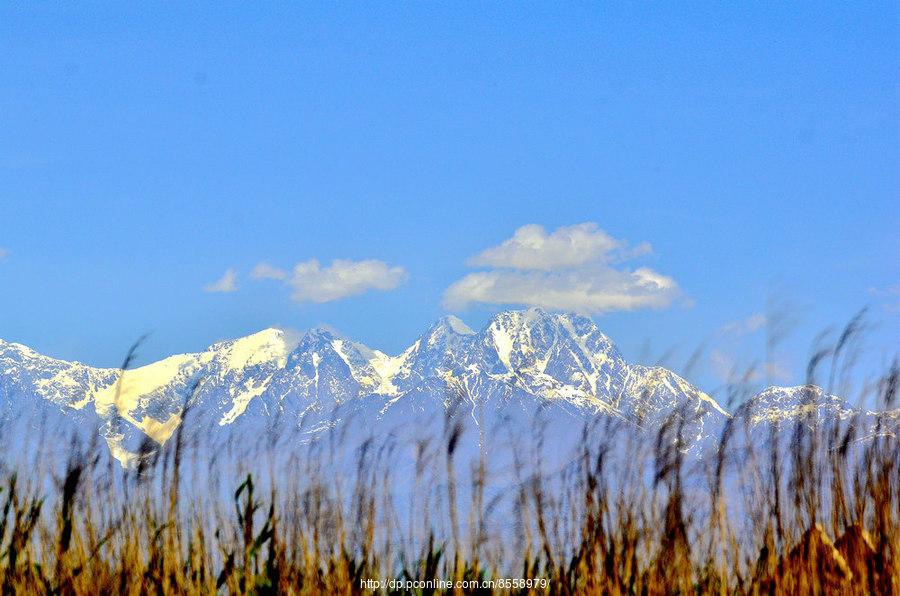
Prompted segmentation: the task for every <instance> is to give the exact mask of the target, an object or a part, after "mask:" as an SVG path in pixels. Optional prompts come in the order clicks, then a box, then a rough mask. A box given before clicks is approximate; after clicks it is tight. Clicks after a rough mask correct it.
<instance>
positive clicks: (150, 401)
mask: <svg viewBox="0 0 900 596" xmlns="http://www.w3.org/2000/svg"><path fill="white" fill-rule="evenodd" d="M785 391H786V392H788V393H785V394H784V395H782V394H780V393H779V392H778V391H777V390H773V391H772V395H768V394H765V393H764V394H763V395H761V396H760V397H759V398H758V399H759V403H760V407H761V408H762V405H763V404H769V405H768V406H767V407H769V408H770V409H771V410H772V413H771V414H770V415H768V418H771V417H772V416H775V415H776V414H777V413H779V412H780V413H784V415H786V416H789V415H793V414H792V413H796V412H797V411H798V410H797V409H796V407H793V406H790V404H789V403H788V402H787V401H779V400H788V401H789V400H790V397H789V395H790V390H785ZM786 395H788V397H786ZM22 396H31V397H37V398H38V399H39V400H40V401H41V402H42V403H43V402H49V403H52V404H54V405H55V406H58V407H60V408H62V409H63V410H64V411H74V410H82V409H83V410H84V411H85V412H89V413H91V412H92V411H93V412H92V415H96V416H97V417H98V419H99V421H100V423H101V424H103V425H105V426H104V429H105V430H104V431H103V432H104V433H105V435H104V436H105V438H106V439H107V441H108V442H109V444H110V447H111V449H113V451H114V453H116V454H117V457H119V456H121V458H123V461H131V460H130V459H129V458H132V456H133V454H132V455H129V451H128V449H126V446H125V442H126V441H127V440H130V439H128V437H129V436H131V435H130V434H129V433H132V434H133V433H138V435H137V436H144V437H150V438H151V439H153V440H154V441H156V442H157V443H164V442H165V441H166V440H167V439H168V438H169V436H171V434H172V433H173V432H174V430H175V428H177V427H178V425H179V424H181V423H182V417H183V415H184V410H185V407H186V406H187V405H190V406H191V410H192V411H194V412H195V415H196V416H198V417H202V418H203V419H204V420H208V421H210V422H212V423H213V426H214V427H231V426H233V425H235V424H238V423H241V425H251V426H254V425H260V424H267V422H266V421H267V420H268V419H269V418H270V417H274V416H279V417H281V419H286V420H288V421H291V422H292V423H295V424H297V425H298V426H299V425H300V421H301V420H313V421H316V420H318V421H319V422H313V426H314V427H316V428H320V427H322V426H323V424H325V422H326V421H327V419H328V418H329V417H330V416H331V415H332V413H333V412H334V411H335V410H336V409H339V408H340V409H342V410H347V409H348V408H349V410H354V409H356V410H359V411H365V414H364V416H374V417H377V418H378V419H387V418H391V417H392V416H395V417H398V418H397V420H404V421H405V423H411V422H410V420H409V418H408V417H407V416H409V415H413V416H421V417H424V418H426V419H429V420H430V419H435V418H437V419H441V417H442V416H443V414H441V412H442V411H443V410H444V409H445V408H449V407H450V404H451V402H452V401H453V400H457V401H458V400H459V399H462V400H464V402H465V403H467V404H468V407H469V408H470V409H471V411H472V412H473V415H474V412H475V410H476V409H479V410H484V411H487V412H499V411H500V410H502V409H503V408H509V407H513V408H515V409H517V411H518V412H519V413H520V414H522V415H525V414H527V413H529V412H534V411H536V410H537V409H541V408H544V409H546V408H551V409H558V410H559V411H564V412H566V413H567V414H566V415H570V416H582V415H589V416H593V415H596V414H604V415H610V416H614V417H616V418H619V419H623V420H626V421H632V422H634V423H635V424H638V425H641V426H647V425H653V424H657V423H659V422H660V421H661V419H662V417H664V416H665V415H667V414H668V413H670V412H672V411H674V410H676V409H677V410H679V411H689V412H691V413H692V415H694V416H695V417H696V418H697V419H698V420H700V421H701V422H700V423H699V425H698V426H697V436H698V437H699V436H702V435H703V434H704V433H708V432H710V431H709V430H708V429H709V428H710V427H711V425H713V424H714V423H716V422H717V421H718V422H720V421H723V420H725V419H726V418H727V417H728V416H729V415H728V413H726V412H725V411H724V410H723V409H722V408H721V407H720V406H719V405H718V404H717V403H716V402H715V400H713V399H712V398H711V397H709V396H708V395H707V394H705V393H703V392H702V391H700V390H699V389H697V388H696V387H694V386H693V385H691V384H690V383H688V382H687V381H686V380H684V379H682V378H681V377H679V376H678V375H676V374H675V373H673V372H671V371H669V370H666V369H663V368H659V367H644V366H639V365H632V364H629V363H627V362H626V361H625V360H624V359H623V358H622V356H621V355H620V353H619V352H618V350H617V349H616V347H615V346H614V344H613V343H612V341H611V340H610V339H609V338H608V337H607V336H606V335H604V334H603V333H602V332H601V331H600V329H598V328H597V326H596V325H595V324H594V322H593V321H592V320H591V319H589V318H587V317H583V316H579V315H575V314H566V313H551V312H547V311H545V310H542V309H537V308H534V309H528V310H518V311H505V312H500V313H497V314H496V315H494V316H493V317H492V318H491V319H490V320H489V321H488V322H487V324H486V325H485V326H484V327H482V328H481V329H480V330H478V331H474V330H472V329H471V328H469V327H468V326H466V325H465V323H463V322H462V321H461V320H459V319H458V318H456V317H450V316H448V317H444V318H442V319H440V320H438V321H437V322H436V323H435V324H434V325H432V326H431V327H430V328H429V329H428V330H427V331H426V332H425V333H424V334H423V335H422V336H420V337H419V338H418V339H417V340H416V341H415V342H413V344H412V345H410V346H409V347H408V348H407V349H406V350H404V351H403V352H402V353H400V354H397V355H390V354H386V353H384V352H381V351H378V350H374V349H371V348H369V347H368V346H365V345H363V344H361V343H358V342H354V341H352V340H350V339H349V338H347V337H344V336H342V335H341V334H340V333H338V332H336V331H335V330H333V329H331V328H328V327H317V328H314V329H310V330H309V331H307V332H305V333H303V334H301V335H296V334H293V333H290V332H286V331H283V330H280V329H274V328H271V329H265V330H263V331H260V332H259V333H254V334H252V335H248V336H246V337H242V338H239V339H235V340H228V341H220V342H217V343H214V344H212V345H211V346H209V347H208V348H207V349H205V350H203V351H202V352H198V353H192V354H180V355H175V356H170V357H168V358H165V359H163V360H160V361H158V362H154V363H151V364H147V365H145V366H141V367H138V368H134V369H130V370H127V371H125V372H121V371H118V370H114V369H101V368H92V367H89V366H86V365H83V364H79V363H74V362H65V361H62V360H55V359H52V358H48V357H46V356H42V355H40V354H38V353H36V352H34V351H33V350H30V349H29V348H27V347H25V346H21V345H18V344H10V343H7V342H3V341H0V403H2V402H3V401H4V400H5V401H6V402H7V403H14V400H16V399H19V398H20V397H22ZM32 401H33V400H32ZM88 405H93V406H94V407H93V408H86V406H88ZM400 412H405V414H400ZM411 424H412V425H413V426H415V425H416V424H417V422H415V421H414V422H412V423H411Z"/></svg>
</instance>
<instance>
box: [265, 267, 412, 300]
mask: <svg viewBox="0 0 900 596" xmlns="http://www.w3.org/2000/svg"><path fill="white" fill-rule="evenodd" d="M251 277H253V278H254V279H276V280H281V281H283V282H284V283H285V284H286V285H287V286H288V287H290V288H291V290H292V291H291V299H293V300H294V301H296V302H316V303H324V302H332V301H334V300H340V299H342V298H347V297H349V296H356V295H359V294H363V293H365V292H368V291H369V290H379V291H387V290H393V289H394V288H396V287H397V286H399V285H400V284H401V283H403V282H404V281H405V280H406V279H407V277H408V274H407V272H406V270H405V269H404V268H403V267H397V266H391V265H388V264H387V263H385V262H383V261H377V260H374V259H368V260H363V261H350V260H345V259H337V260H335V261H332V263H331V265H329V266H327V267H322V266H321V265H320V264H319V261H318V260H316V259H311V260H309V261H304V262H302V263H297V264H296V265H294V268H293V270H292V271H291V272H290V273H288V272H287V271H284V270H282V269H278V268H276V267H273V266H271V265H269V264H268V263H260V264H258V265H257V266H256V267H254V268H253V272H252V273H251Z"/></svg>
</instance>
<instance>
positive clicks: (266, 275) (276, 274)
mask: <svg viewBox="0 0 900 596" xmlns="http://www.w3.org/2000/svg"><path fill="white" fill-rule="evenodd" d="M287 276H288V272H287V271H285V270H284V269H279V268H278V267H273V266H272V265H270V264H268V263H266V262H265V261H263V262H260V263H257V264H256V267H254V268H253V270H252V271H251V272H250V277H251V278H252V279H286V278H287Z"/></svg>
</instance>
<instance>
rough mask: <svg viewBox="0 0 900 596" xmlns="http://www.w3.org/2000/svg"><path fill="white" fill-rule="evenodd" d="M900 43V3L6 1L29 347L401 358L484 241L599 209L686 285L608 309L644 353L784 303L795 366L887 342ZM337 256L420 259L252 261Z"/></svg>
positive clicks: (684, 351) (4, 295)
mask: <svg viewBox="0 0 900 596" xmlns="http://www.w3.org/2000/svg"><path fill="white" fill-rule="evenodd" d="M898 46H900V8H898V5H897V3H896V2H890V3H883V4H866V5H865V6H862V5H860V3H815V4H813V3H805V4H803V5H796V4H794V5H790V6H787V5H785V6H775V5H763V4H762V3H754V4H745V5H741V6H736V5H733V4H732V3H727V4H726V3H722V4H711V3H693V4H690V5H686V4H684V3H675V4H669V5H664V4H654V5H653V6H650V5H638V4H636V3H630V4H629V6H623V5H597V4H569V5H566V6H561V5H557V4H553V5H551V4H549V3H541V4H517V5H512V4H502V5H501V4H484V3H453V4H452V5H438V4H427V5H426V4H403V5H399V4H395V5H386V4H379V5H377V6H375V5H370V6H366V7H364V6H362V5H352V6H351V5H341V6H338V5H335V4H318V5H316V4H313V5H305V6H303V7H300V6H298V5H290V6H289V5H287V4H282V5H276V4H265V5H264V6H263V5H259V4H253V5H249V4H248V5H242V6H238V5H237V4H223V5H213V4H205V5H195V6H194V7H192V8H187V7H184V6H181V5H178V6H176V5H174V4H167V5H154V6H152V7H151V6H150V5H146V4H141V5H133V6H130V7H125V6H123V5H116V6H112V5H107V6H103V5H100V4H92V5H87V6H86V5H81V4H79V5H75V4H64V5H58V4H54V3H42V4H36V5H27V4H26V5H15V6H14V5H10V4H4V5H3V6H2V7H0V247H2V249H4V250H5V251H7V253H8V254H6V256H5V257H4V258H3V259H2V262H0V337H3V338H5V339H9V340H15V341H19V342H22V343H25V344H28V345H30V346H32V347H34V348H35V349H38V350H39V351H42V352H44V353H47V354H51V355H54V356H58V357H63V358H69V359H80V360H83V361H87V362H89V363H92V364H96V365H115V364H117V363H119V362H120V361H121V359H122V357H123V354H124V352H125V350H126V349H127V347H128V345H129V344H130V343H131V341H132V340H133V339H135V338H136V337H137V336H138V335H140V334H141V333H143V332H145V331H153V336H152V338H151V340H150V341H149V342H148V344H147V345H146V346H145V348H144V350H143V351H142V357H143V361H146V360H149V359H151V358H155V357H159V356H163V355H167V354H169V353H173V352H184V351H192V350H198V349H201V348H203V347H205V346H206V345H207V344H209V343H211V342H213V341H215V340H218V339H221V338H227V337H235V336H239V335H243V334H247V333H250V332H253V331H256V330H258V329H261V328H263V327H266V326H269V325H285V326H290V327H295V328H305V327H309V326H311V325H314V324H317V323H320V322H327V323H330V324H332V325H334V326H335V327H337V328H338V329H340V330H342V331H343V332H345V333H346V334H348V335H349V336H351V337H353V338H355V339H358V340H361V341H364V342H366V343H368V344H369V345H371V346H373V347H377V348H380V349H383V350H386V351H390V352H395V351H398V350H400V349H402V348H403V347H405V346H406V345H407V344H409V343H411V342H412V341H413V340H414V338H415V337H416V335H417V334H418V333H419V332H421V331H423V330H424V329H425V328H426V327H427V326H428V325H429V324H430V323H431V322H432V321H433V320H434V319H436V318H437V317H439V316H441V315H442V314H444V313H445V312H447V311H446V309H445V308H444V306H442V297H443V295H444V292H445V290H446V289H447V288H448V286H450V284H452V283H453V282H455V281H457V280H458V279H460V278H462V277H463V276H465V275H467V274H469V273H471V272H473V271H476V270H477V268H473V267H470V266H468V265H467V264H466V261H467V259H469V258H470V257H472V256H473V255H476V254H478V253H480V252H481V251H483V250H484V249H487V248H488V247H491V246H496V245H498V244H500V243H501V242H502V241H504V240H505V239H507V238H510V237H511V236H512V234H513V233H514V232H515V230H516V229H517V228H519V227H520V226H522V225H526V224H539V225H541V226H544V227H545V228H546V230H547V231H548V232H552V231H553V230H554V229H556V228H558V227H560V226H567V225H572V224H577V223H582V222H594V223H596V225H597V226H599V228H600V229H602V230H604V231H605V232H606V233H607V234H609V235H610V236H611V237H613V238H616V239H621V240H625V241H627V242H628V243H630V245H632V246H635V245H638V244H640V243H641V242H649V243H650V244H651V245H652V247H653V252H652V254H649V255H644V256H641V257H638V258H635V259H633V260H629V261H628V262H627V263H619V264H616V265H615V267H617V268H619V269H622V268H626V269H634V268H637V267H648V268H651V269H653V270H654V271H657V272H659V273H661V274H663V275H666V276H669V277H671V278H672V279H673V280H675V282H676V283H677V285H678V287H679V288H680V291H681V293H682V295H681V297H680V298H679V299H678V300H674V301H672V303H671V305H669V306H668V307H666V308H660V309H639V310H634V311H629V312H621V311H620V312H607V313H603V314H597V315H595V320H597V322H598V323H599V324H600V326H601V327H602V328H603V329H604V330H605V331H606V332H607V334H608V335H610V336H611V337H612V338H613V339H614V340H615V341H616V342H617V343H618V344H619V345H620V347H621V348H622V349H623V351H624V352H625V354H626V355H627V356H629V357H631V358H634V359H642V358H644V359H646V358H656V357H658V356H659V355H660V354H663V353H665V352H667V351H668V349H669V348H671V347H673V346H674V347H678V351H677V352H676V353H675V355H674V356H673V359H674V360H678V359H679V358H680V359H681V360H683V359H685V358H687V357H688V355H689V353H690V349H691V348H692V347H693V346H696V345H698V344H699V343H701V342H703V341H708V342H710V343H708V344H707V345H708V346H709V350H710V351H712V350H713V349H718V350H719V351H720V355H721V354H725V355H727V356H728V357H732V356H735V355H737V354H742V353H748V352H750V351H752V349H753V348H754V347H755V348H758V347H759V345H760V341H761V338H760V335H761V334H760V333H758V332H757V331H754V327H755V326H754V325H753V324H752V323H751V324H749V325H744V326H743V327H741V326H740V325H738V326H735V325H734V322H735V321H746V320H748V318H751V317H752V316H753V315H754V313H760V312H763V311H764V309H765V304H766V299H767V296H770V295H772V294H773V293H775V294H777V295H778V296H779V297H781V298H783V299H785V300H788V301H789V302H790V303H791V304H793V305H794V308H795V311H794V312H795V314H796V315H797V319H798V321H799V325H798V327H797V328H796V330H795V333H794V335H793V337H794V339H793V340H792V341H793V342H794V344H791V346H792V347H791V349H790V350H789V351H790V352H791V353H792V354H791V355H789V356H786V358H787V361H786V362H785V363H784V364H785V366H787V367H788V368H789V369H790V370H791V371H792V373H790V374H793V376H794V377H796V376H797V375H801V376H802V359H803V357H805V356H806V350H807V349H808V346H809V343H810V339H811V338H812V336H813V335H814V333H815V332H816V331H818V330H820V329H821V328H823V327H825V326H826V325H829V324H841V323H843V322H844V321H846V320H847V319H848V318H849V317H850V316H851V315H852V314H853V313H854V312H856V310H858V309H859V308H861V307H863V306H865V305H867V304H869V305H871V306H872V310H871V319H872V321H873V323H877V328H876V329H875V331H874V332H873V333H872V335H871V338H870V345H871V349H872V350H874V352H873V353H874V354H876V355H877V357H879V358H886V357H887V356H886V355H889V354H891V353H895V352H896V347H897V345H898V344H900V342H898V341H897V340H898V338H900V286H898V284H900V265H898V263H900V232H898V231H900V197H898V194H900V134H898V133H900V119H898V114H900V110H898V108H900V101H898V77H897V74H898V66H900V58H898V57H900V51H898V50H900V47H898ZM313 258H315V259H318V260H319V261H321V262H322V265H323V266H327V265H328V264H329V263H330V262H331V261H332V260H333V259H349V260H354V261H358V260H363V259H378V260H381V261H384V262H386V263H388V264H390V265H391V266H400V267H403V268H404V270H405V271H406V278H405V281H404V282H403V283H402V284H400V285H399V287H397V288H396V289H395V290H393V291H371V292H367V293H364V294H362V295H357V296H354V297H349V298H346V299H343V300H335V301H331V302H327V303H322V304H318V303H314V302H302V303H298V302H296V301H294V300H292V299H291V297H290V291H289V289H288V288H286V287H285V286H284V285H283V284H281V283H279V282H277V281H267V282H255V281H251V280H250V279H249V278H248V274H249V272H250V271H251V269H252V268H253V267H254V266H255V265H256V264H257V263H259V262H260V261H267V262H269V263H271V264H272V265H276V266H279V267H282V268H285V269H288V268H290V267H291V266H293V265H294V264H295V263H298V262H303V261H307V260H309V259H313ZM229 268H233V269H234V271H235V272H236V274H237V285H238V287H239V289H238V290H237V291H235V292H227V293H215V292H205V291H204V287H205V286H206V285H208V284H210V283H212V282H214V281H215V280H217V279H218V278H220V277H221V276H222V274H223V272H225V271H226V270H227V269H229ZM499 308H500V307H499V306H492V305H478V304H475V305H470V306H469V307H468V308H465V309H464V310H462V312H459V313H457V314H459V315H460V316H461V317H462V318H463V319H464V320H466V321H467V322H469V323H470V325H473V326H477V325H479V324H481V323H483V322H484V321H485V320H486V319H487V318H488V317H489V316H490V314H491V312H494V311H496V310H497V309H499ZM729 324H732V326H731V327H728V328H727V329H729V330H731V331H734V333H731V331H722V328H723V326H727V325H729ZM739 327H740V329H739ZM731 336H733V337H731ZM791 359H792V360H791ZM709 366H710V367H713V368H714V366H715V363H712V364H709Z"/></svg>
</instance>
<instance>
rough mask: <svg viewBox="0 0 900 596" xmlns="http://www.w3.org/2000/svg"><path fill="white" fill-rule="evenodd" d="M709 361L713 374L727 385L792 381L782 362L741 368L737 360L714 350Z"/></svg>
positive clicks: (777, 361) (789, 372) (786, 367)
mask: <svg viewBox="0 0 900 596" xmlns="http://www.w3.org/2000/svg"><path fill="white" fill-rule="evenodd" d="M709 361H710V366H711V368H712V372H713V374H714V375H715V376H716V377H718V379H719V380H721V381H724V382H728V383H736V382H739V381H741V382H745V383H762V382H767V383H787V382H789V381H791V379H792V374H791V369H790V366H789V365H788V364H787V363H786V362H784V361H782V360H770V361H768V362H763V363H762V364H759V363H756V364H751V365H747V366H742V365H741V363H740V361H739V360H737V359H736V358H734V357H732V356H730V355H729V354H728V353H726V352H725V351H724V350H723V349H721V348H716V349H714V350H712V351H711V352H710V355H709Z"/></svg>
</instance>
